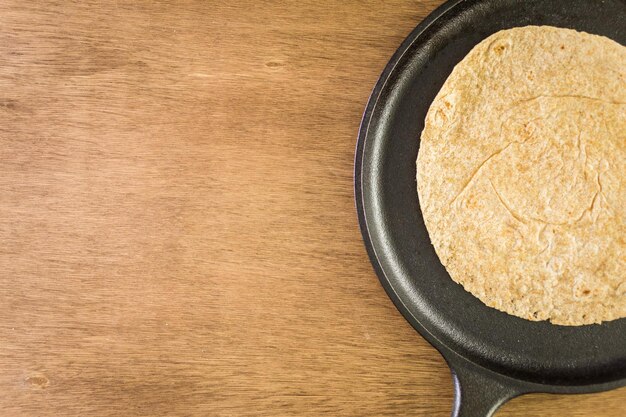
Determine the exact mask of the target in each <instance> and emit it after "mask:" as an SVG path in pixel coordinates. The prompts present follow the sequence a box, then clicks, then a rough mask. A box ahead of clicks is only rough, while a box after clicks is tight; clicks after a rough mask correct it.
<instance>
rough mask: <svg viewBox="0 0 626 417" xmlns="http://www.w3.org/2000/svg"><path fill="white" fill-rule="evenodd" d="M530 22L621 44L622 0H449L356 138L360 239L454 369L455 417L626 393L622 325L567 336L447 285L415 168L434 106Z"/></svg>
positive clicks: (399, 58) (625, 25)
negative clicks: (481, 46) (478, 51)
mask: <svg viewBox="0 0 626 417" xmlns="http://www.w3.org/2000/svg"><path fill="white" fill-rule="evenodd" d="M525 25H553V26H559V27H566V28H574V29H577V30H581V31H585V32H589V33H596V34H600V35H604V36H607V37H609V38H612V39H614V40H615V41H617V42H619V43H621V44H625V43H626V0H603V1H600V0H523V1H522V0H452V1H448V2H447V3H445V4H444V5H443V6H441V7H439V8H438V9H437V10H436V11H435V12H433V13H432V14H431V15H430V16H429V17H427V18H426V19H425V20H424V21H423V22H422V23H421V24H420V25H418V26H417V28H416V29H415V30H414V31H413V32H412V33H411V34H410V35H409V37H408V38H407V39H406V40H405V41H404V43H403V44H402V45H401V46H400V48H399V49H398V51H397V52H396V53H395V55H394V56H393V57H392V58H391V61H390V62H389V64H388V65H387V67H386V68H385V70H384V71H383V73H382V75H381V77H380V80H379V81H378V83H377V84H376V87H375V88H374V90H373V92H372V95H371V97H370V100H369V103H368V105H367V108H366V110H365V114H364V115H363V121H362V124H361V129H360V132H359V139H358V144H357V149H356V159H355V196H356V206H357V211H358V216H359V222H360V226H361V231H362V233H363V239H364V240H365V245H366V247H367V251H368V253H369V256H370V258H371V261H372V264H373V265H374V269H375V270H376V272H377V274H378V276H379V277H380V281H381V283H382V285H383V286H384V287H385V290H386V291H387V293H388V295H389V297H390V298H391V299H392V300H393V302H394V303H395V305H396V307H397V308H398V309H399V310H400V311H401V312H402V314H403V315H404V317H406V319H407V320H408V321H409V322H410V323H411V325H412V326H413V327H414V328H415V329H416V330H417V331H418V332H420V333H421V334H422V336H424V337H425V338H426V339H427V340H428V341H429V342H430V343H432V344H433V345H434V346H435V347H436V348H437V349H438V350H439V351H440V352H441V354H442V355H443V356H444V357H445V359H446V360H447V362H448V363H449V365H450V368H451V370H452V374H453V378H454V384H455V390H456V399H455V404H454V410H453V413H452V414H453V416H462V417H467V416H490V415H491V414H492V413H493V412H494V411H495V409H496V408H497V407H498V406H499V405H500V404H502V403H503V402H504V401H506V400H508V399H510V398H512V397H514V396H517V395H520V394H523V393H528V392H552V393H582V392H594V391H603V390H608V389H611V388H616V387H619V386H622V385H626V319H620V320H615V321H612V322H609V323H604V324H602V325H590V326H578V327H567V326H556V325H552V324H550V323H548V322H531V321H527V320H523V319H520V318H517V317H513V316H510V315H507V314H505V313H502V312H499V311H497V310H495V309H492V308H489V307H486V306H485V305H484V304H482V303H481V302H480V301H479V300H478V299H477V298H475V297H474V296H472V295H471V294H469V293H467V292H466V291H465V290H463V288H462V287H461V286H460V285H458V284H456V283H455V282H453V281H452V280H451V279H450V277H449V276H448V274H447V272H446V270H445V269H444V267H443V266H442V265H441V263H440V261H439V259H438V258H437V255H436V254H435V252H434V249H433V247H432V245H431V243H430V240H429V238H428V233H427V231H426V228H425V227H424V222H423V219H422V216H421V212H420V208H419V203H418V198H417V192H416V182H415V159H416V157H417V152H418V148H419V136H420V133H421V131H422V128H423V123H424V117H425V115H426V112H427V110H428V107H429V106H430V104H431V102H432V100H433V98H434V97H435V95H436V94H437V92H438V91H439V89H440V87H441V86H442V84H443V83H444V81H445V80H446V78H447V77H448V75H449V74H450V72H451V71H452V68H453V67H454V65H455V64H457V63H458V62H459V61H460V60H461V59H462V58H463V57H464V56H465V55H466V54H467V53H468V52H469V51H470V49H471V48H472V47H473V46H474V45H476V44H477V43H478V42H480V41H481V40H482V39H484V38H486V37H487V36H489V35H490V34H492V33H494V32H497V31H499V30H501V29H506V28H511V27H515V26H525ZM520 65H523V63H520Z"/></svg>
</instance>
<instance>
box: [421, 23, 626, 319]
mask: <svg viewBox="0 0 626 417" xmlns="http://www.w3.org/2000/svg"><path fill="white" fill-rule="evenodd" d="M625 175H626V47H624V46H622V45H620V44H618V43H616V42H614V41H612V40H610V39H608V38H606V37H602V36H597V35H590V34H587V33H581V32H577V31H574V30H570V29H561V28H554V27H547V26H541V27H538V26H528V27H522V28H514V29H510V30H504V31H501V32H498V33H496V34H494V35H492V36H490V37H488V38H487V39H485V40H484V41H482V42H481V43H480V44H478V45H477V46H476V47H475V48H474V49H472V51H471V52H470V53H469V54H468V55H467V56H466V57H465V58H464V59H463V60H462V61H461V62H460V63H459V64H458V65H457V66H456V67H455V68H454V70H453V72H452V74H451V75H450V77H449V78H448V80H447V81H446V82H445V84H444V85H443V87H442V88H441V91H440V92H439V94H437V97H436V98H435V100H434V102H433V103H432V105H431V107H430V110H429V111H428V115H427V116H426V122H425V127H424V130H423V132H422V135H421V143H420V149H419V154H418V158H417V189H418V193H419V200H420V207H421V210H422V214H423V217H424V221H425V224H426V227H427V229H428V232H429V235H430V238H431V241H432V243H433V245H434V248H435V250H436V252H437V254H438V255H439V258H440V259H441V262H442V263H443V265H444V266H445V267H446V269H447V271H448V272H449V274H450V276H451V277H452V279H453V280H454V281H456V282H458V283H460V284H461V285H463V287H464V288H465V289H466V290H467V291H469V292H470V293H472V294H474V295H475V296H476V297H478V298H479V299H480V300H481V301H482V302H483V303H485V304H486V305H488V306H490V307H494V308H496V309H498V310H501V311H504V312H507V313H509V314H512V315H515V316H518V317H522V318H524V319H528V320H535V321H539V320H550V321H551V322H552V323H554V324H560V325H572V326H575V325H584V324H591V323H600V322H603V321H609V320H615V319H618V318H621V317H626V227H625V225H624V219H625V218H626V183H625V181H624V176H625Z"/></svg>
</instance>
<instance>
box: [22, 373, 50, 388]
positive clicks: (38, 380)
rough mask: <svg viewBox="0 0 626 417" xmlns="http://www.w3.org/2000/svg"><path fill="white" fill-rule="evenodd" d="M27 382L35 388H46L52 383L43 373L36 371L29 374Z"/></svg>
mask: <svg viewBox="0 0 626 417" xmlns="http://www.w3.org/2000/svg"><path fill="white" fill-rule="evenodd" d="M25 382H26V384H27V385H28V386H30V387H31V388H33V389H44V388H47V387H48V385H50V380H49V379H48V377H47V376H45V375H44V374H42V373H34V374H32V375H29V376H27V377H26V379H25Z"/></svg>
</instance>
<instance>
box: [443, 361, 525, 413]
mask: <svg viewBox="0 0 626 417" xmlns="http://www.w3.org/2000/svg"><path fill="white" fill-rule="evenodd" d="M464 362H465V361H454V362H450V361H448V364H449V365H450V370H451V372H452V380H453V382H454V405H453V406H452V417H491V416H493V414H494V413H495V411H496V410H497V409H498V408H499V407H500V406H501V405H502V404H504V403H505V402H506V401H508V400H510V399H511V398H513V397H517V396H518V395H521V394H523V393H524V392H525V390H524V389H523V388H522V387H520V386H518V385H517V384H516V383H515V382H514V381H513V380H508V378H506V379H505V377H501V376H500V375H498V374H495V373H493V372H491V371H488V370H486V369H484V368H481V367H478V366H476V365H473V364H470V363H468V362H465V363H464Z"/></svg>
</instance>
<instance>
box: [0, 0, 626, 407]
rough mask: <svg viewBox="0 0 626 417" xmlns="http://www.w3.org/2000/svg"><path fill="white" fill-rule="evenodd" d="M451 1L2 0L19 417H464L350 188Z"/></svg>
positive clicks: (4, 385)
mask: <svg viewBox="0 0 626 417" xmlns="http://www.w3.org/2000/svg"><path fill="white" fill-rule="evenodd" d="M438 3H439V1H399V0H394V1H385V2H380V1H367V2H365V1H363V2H356V1H348V2H339V1H334V2H333V1H331V2H317V1H260V2H257V1H243V0H242V1H238V2H230V1H223V2H221V1H220V2H217V1H195V2H193V1H180V2H166V1H159V2H157V1H140V2H126V1H122V0H119V1H89V2H70V1H61V2H50V3H44V2H35V1H31V2H22V1H14V0H5V1H4V2H2V3H1V4H0V141H1V142H0V392H1V393H2V394H1V395H0V415H2V416H5V417H11V416H42V417H45V416H321V415H328V416H448V415H449V412H450V409H451V402H452V385H451V379H450V375H449V372H448V369H447V367H446V365H445V363H444V361H443V359H442V358H441V357H440V356H439V354H438V353H437V352H436V351H435V350H434V349H433V348H432V347H431V346H430V345H428V344H427V343H426V342H425V341H424V340H423V339H422V338H421V337H420V336H419V335H418V334H416V333H415V332H414V331H413V330H412V328H411V327H410V326H409V325H408V324H407V323H406V322H405V321H404V319H403V318H402V317H401V316H400V314H399V313H398V312H397V311H396V309H395V308H394V307H393V305H392V303H391V302H390V301H389V299H388V298H387V296H386V295H385V293H384V291H383V289H382V288H381V286H380V284H379V283H378V280H377V278H376V276H375V274H374V272H373V270H372V268H371V266H370V263H369V260H368V258H367V256H366V253H365V250H364V247H363V244H362V241H361V237H360V234H359V231H358V226H357V221H356V215H355V210H354V204H353V191H352V169H353V166H352V164H353V152H354V146H355V139H356V133H357V128H358V125H359V121H360V117H361V113H362V111H363V108H364V106H365V104H366V101H367V98H368V95H369V93H370V90H371V88H372V87H373V85H374V83H375V81H376V79H377V77H378V75H379V73H380V72H381V70H382V68H383V67H384V65H385V63H386V62H387V60H388V58H389V57H390V55H391V54H392V53H393V51H394V50H395V49H396V48H397V46H398V45H399V44H400V42H401V41H402V39H403V38H404V37H405V36H406V35H407V34H408V33H409V32H410V30H411V29H412V28H413V27H414V26H415V25H416V24H417V23H419V21H420V20H421V19H423V18H424V17H425V16H426V15H427V14H428V13H429V12H430V11H431V10H432V9H433V8H434V7H435V6H436V5H437V4H438ZM625 413H626V390H625V389H621V390H616V391H612V392H608V393H601V394H594V395H584V396H551V395H529V396H526V397H521V398H518V399H515V400H513V401H512V402H510V403H509V404H507V405H506V406H504V407H503V409H502V410H501V411H500V412H499V414H498V416H509V417H513V416H516V417H522V416H523V417H528V416H565V415H567V416H602V417H608V416H615V417H618V416H620V417H621V416H623V415H624V414H625Z"/></svg>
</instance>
